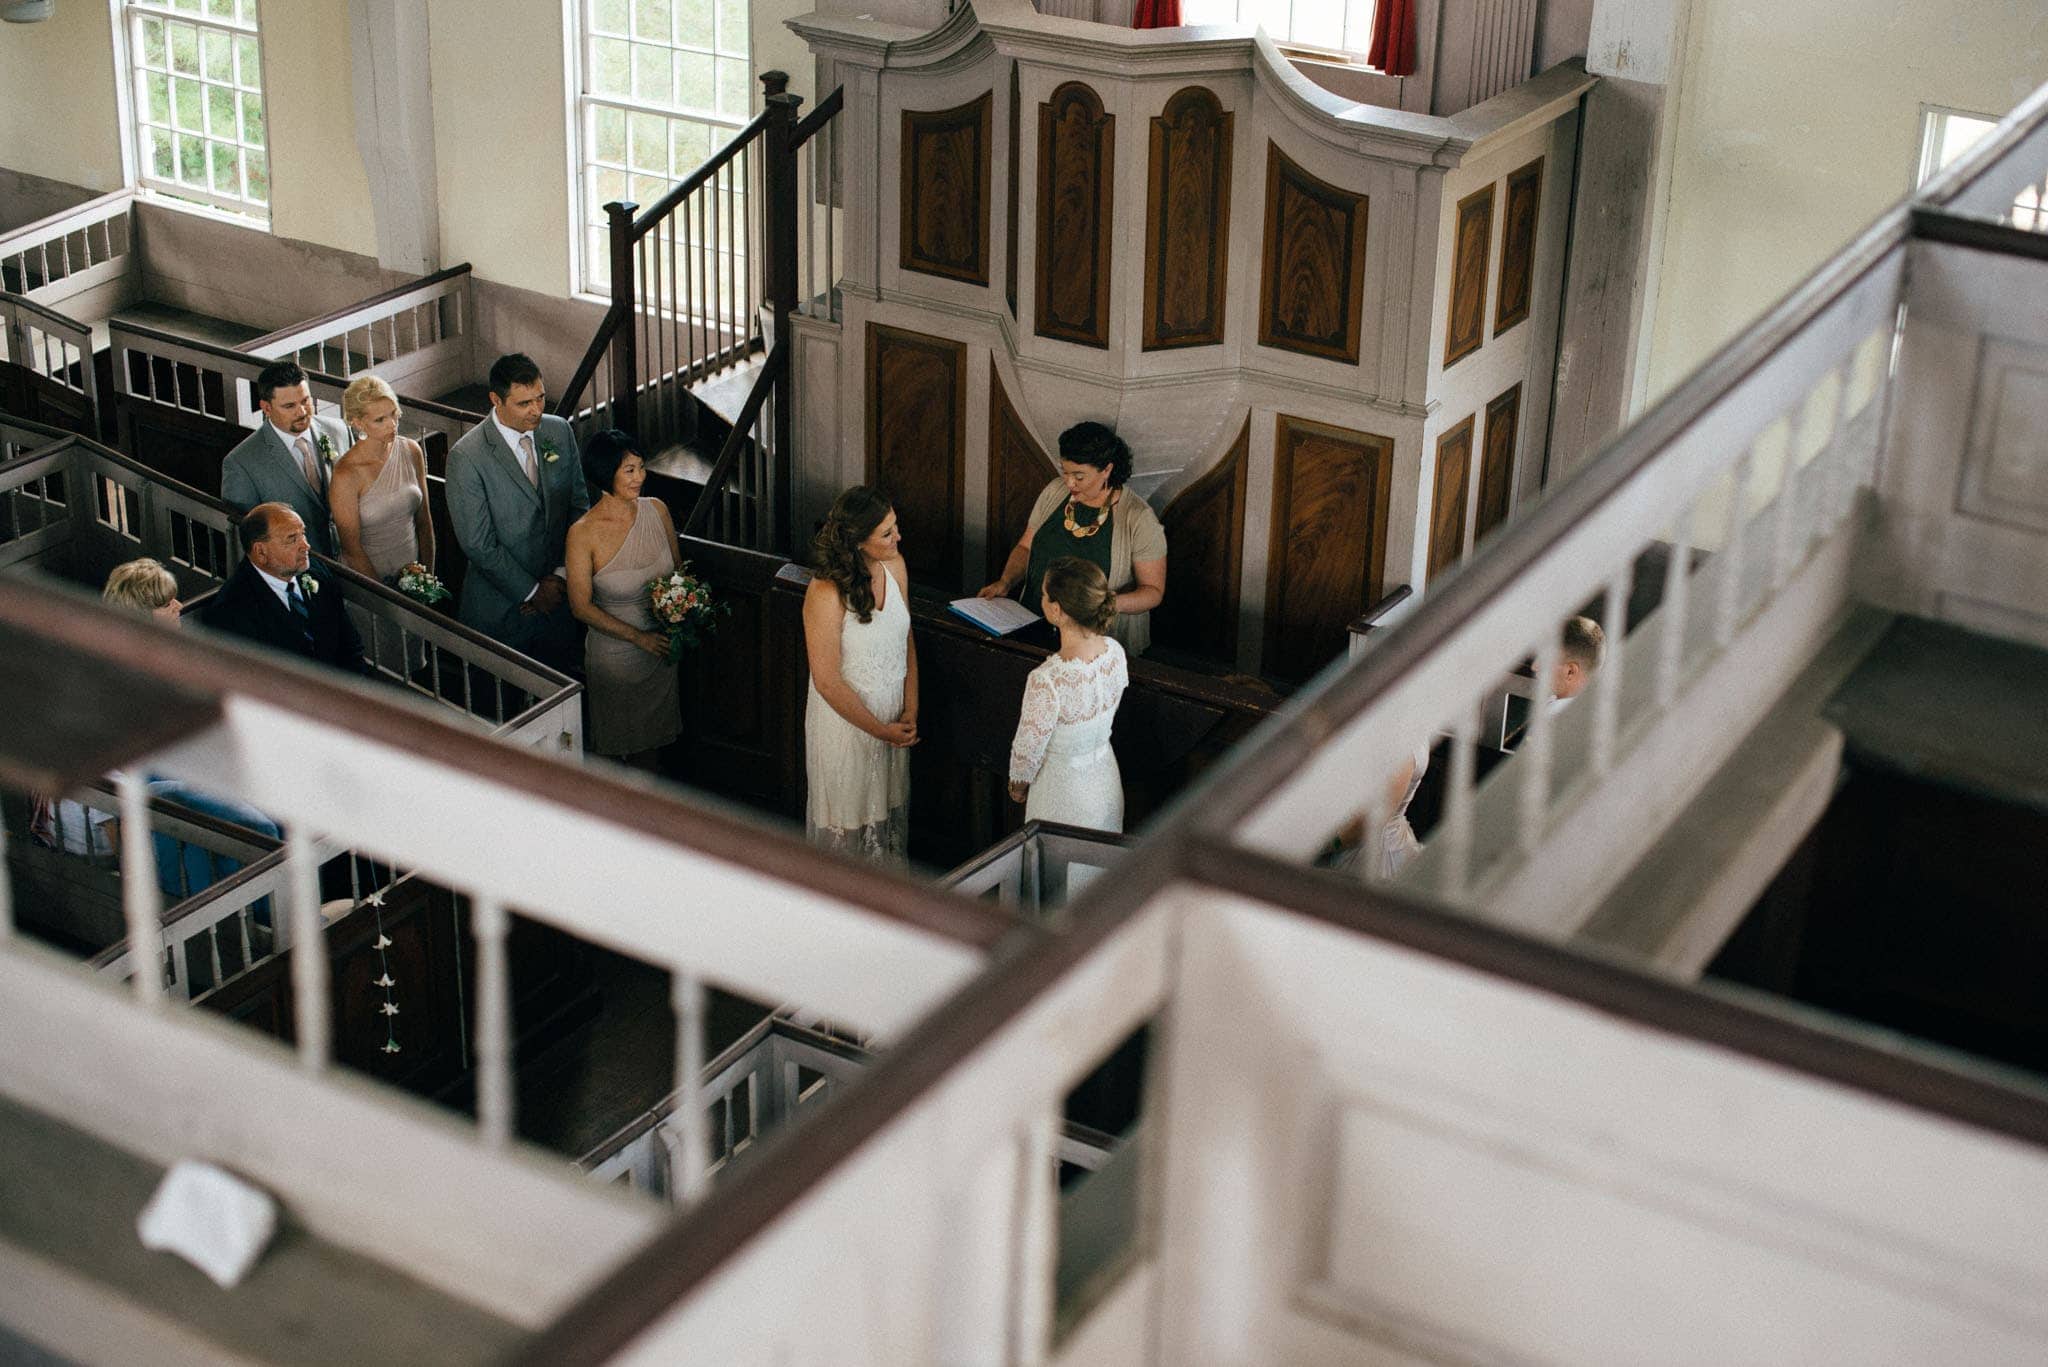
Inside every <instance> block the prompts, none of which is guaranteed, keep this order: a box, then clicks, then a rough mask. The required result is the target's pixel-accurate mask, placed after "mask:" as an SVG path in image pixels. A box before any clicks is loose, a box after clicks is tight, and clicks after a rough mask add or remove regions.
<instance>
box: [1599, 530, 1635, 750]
mask: <svg viewBox="0 0 2048 1367" xmlns="http://www.w3.org/2000/svg"><path fill="white" fill-rule="evenodd" d="M1633 581H1634V572H1633V569H1632V567H1630V566H1629V565H1626V564H1624V565H1623V566H1622V568H1621V569H1620V570H1618V571H1616V572H1615V574H1614V576H1613V578H1611V579H1609V580H1608V581H1607V593H1606V597H1605V599H1604V601H1603V602H1602V604H1601V609H1600V619H1601V620H1600V629H1601V630H1602V631H1603V632H1605V633H1606V634H1607V658H1606V659H1605V660H1604V661H1603V662H1602V664H1601V666H1600V675H1599V677H1598V678H1596V679H1594V680H1593V681H1592V683H1591V684H1590V685H1588V686H1589V687H1590V688H1591V689H1592V690H1593V753H1592V756H1591V761H1592V765H1593V772H1594V773H1595V774H1604V773H1606V772H1607V771H1608V770H1609V769H1611V768H1613V767H1614V744H1615V736H1616V734H1617V733H1618V732H1619V730H1620V729H1621V657H1622V648H1621V647H1622V641H1623V638H1625V637H1626V636H1627V635H1628V595H1629V589H1630V587H1631V586H1632V584H1633Z"/></svg>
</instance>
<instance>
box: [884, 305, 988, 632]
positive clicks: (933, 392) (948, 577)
mask: <svg viewBox="0 0 2048 1367" xmlns="http://www.w3.org/2000/svg"><path fill="white" fill-rule="evenodd" d="M867 343H868V376H867V379H868V384H867V410H868V464H867V479H868V483H870V484H873V485H876V486H878V487H880V488H881V489H882V490H884V491H885V492H886V493H887V494H888V495H889V497H890V498H891V499H893V500H894V501H895V504H896V517H897V521H898V522H899V523H900V524H901V526H902V528H903V559H904V562H905V563H906V564H907V565H908V566H909V568H910V574H911V577H912V578H913V579H916V580H918V581H919V582H921V583H924V584H929V585H932V586H934V587H937V588H941V589H944V590H947V591H949V592H950V591H954V590H957V589H959V588H961V587H962V585H961V564H960V554H961V552H960V548H961V545H962V543H963V541H964V540H965V525H964V524H965V511H966V496H965V491H966V485H967V469H966V461H967V348H966V346H965V345H963V344H962V343H959V342H949V341H946V340H945V339H944V338H941V337H927V336H925V335H924V334H923V333H918V332H906V331H904V330H903V329H901V328H892V327H883V326H882V325H881V324H879V323H869V324H868V335H867ZM972 587H975V588H979V587H980V585H979V584H976V585H973V586H972Z"/></svg>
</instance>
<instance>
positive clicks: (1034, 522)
mask: <svg viewBox="0 0 2048 1367" xmlns="http://www.w3.org/2000/svg"><path fill="white" fill-rule="evenodd" d="M1066 497H1067V483H1066V481H1065V480H1061V479H1056V480H1054V481H1053V482H1052V483H1050V484H1048V485H1046V486H1045V488H1044V490H1043V491H1041V492H1040V493H1039V495H1038V501H1037V502H1036V503H1034V504H1032V505H1031V520H1030V522H1029V523H1028V524H1026V525H1028V526H1029V527H1030V528H1031V530H1032V534H1033V536H1034V538H1035V537H1036V535H1037V531H1038V528H1039V527H1041V526H1043V525H1044V523H1045V520H1046V519H1047V518H1049V517H1051V516H1052V515H1053V513H1054V512H1056V511H1058V509H1059V506H1060V504H1061V503H1063V502H1065V501H1066ZM1165 558H1166V528H1164V527H1162V526H1160V525H1159V516H1158V514H1156V513H1154V512H1153V511H1152V505H1151V504H1149V503H1147V502H1146V501H1145V500H1144V499H1142V498H1140V497H1138V495H1137V494H1135V493H1133V492H1132V491H1131V488H1130V486H1129V485H1126V486H1124V490H1123V495H1122V497H1120V498H1118V499H1117V501H1116V511H1115V513H1114V514H1112V516H1111V517H1110V522H1109V587H1110V589H1111V590H1112V591H1113V592H1116V593H1124V592H1127V591H1128V590H1130V589H1131V588H1133V587H1135V586H1136V585H1137V582H1138V577H1137V574H1136V572H1135V571H1133V570H1132V569H1131V564H1132V562H1133V561H1137V560H1164V559H1165ZM1031 606H1033V607H1036V606H1037V605H1036V604H1031ZM1109 634H1110V635H1112V636H1114V637H1116V639H1117V640H1118V642H1120V643H1121V644H1122V645H1123V648H1124V653H1125V654H1127V655H1142V654H1144V653H1145V649H1146V647H1148V646H1150V645H1151V644H1152V614H1151V613H1150V612H1119V613H1118V614H1117V615H1116V620H1115V621H1114V622H1112V623H1110V627H1109Z"/></svg>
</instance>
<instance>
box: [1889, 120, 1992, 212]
mask: <svg viewBox="0 0 2048 1367" xmlns="http://www.w3.org/2000/svg"><path fill="white" fill-rule="evenodd" d="M1999 118H2000V116H1999V115H1997V114H1980V113H1978V112H1977V111H1976V110H1974V109H1955V108H1951V107H1950V106H1948V105H1941V104H1923V105H1921V106H1920V142H1919V146H1918V147H1917V148H1916V149H1915V151H1914V155H1913V180H1912V185H1911V193H1913V194H1918V193H1919V192H1920V190H1921V189H1922V188H1923V187H1924V186H1925V185H1926V184H1927V182H1928V181H1930V180H1933V179H1934V178H1935V177H1936V176H1938V175H1940V174H1941V171H1942V162H1941V160H1940V157H1941V145H1942V143H1943V142H1945V141H1947V137H1946V134H1947V131H1948V121H1949V120H1950V119H1969V120H1971V121H1972V122H1974V123H1982V124H1987V125H1989V127H1987V128H1986V129H1985V130H1984V132H1985V133H1989V132H1990V131H1991V129H1992V128H1995V127H1997V126H1998V120H1999ZM1978 136H1980V137H1981V136H1983V134H1979V135H1978Z"/></svg>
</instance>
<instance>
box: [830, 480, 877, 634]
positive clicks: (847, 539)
mask: <svg viewBox="0 0 2048 1367" xmlns="http://www.w3.org/2000/svg"><path fill="white" fill-rule="evenodd" d="M893 506H894V505H893V504H891V503H890V502H889V498H888V495H886V494H884V493H883V492H882V491H881V490H880V489H875V488H871V487H869V486H868V485H865V484H856V485H854V486H853V487H852V488H851V489H848V490H847V491H846V492H845V493H843V494H841V495H840V496H839V497H838V498H836V499H834V500H833V501H832V511H831V512H829V513H827V514H825V521H824V524H823V525H822V526H820V527H819V528H818V534H817V536H816V537H814V538H812V540H811V568H812V569H813V570H815V571H817V573H818V574H819V575H820V576H822V577H824V578H826V579H830V580H831V581H832V582H833V583H835V584H837V585H838V586H839V596H840V598H841V599H843V600H844V601H845V603H846V606H847V607H849V608H851V609H853V615H854V616H855V617H857V618H859V619H860V620H861V621H862V622H863V623H865V622H866V621H867V620H868V619H869V618H870V617H872V616H873V615H874V611H875V585H874V581H873V580H872V579H871V578H870V577H869V575H870V571H869V569H868V558H867V557H866V556H865V555H862V554H861V550H860V543H861V542H863V541H865V540H867V539H868V538H869V537H871V536H873V535H874V534H875V528H877V527H879V526H881V525H882V520H883V519H884V518H886V517H888V516H889V511H890V509H891V508H892V507H893Z"/></svg>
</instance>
